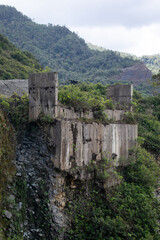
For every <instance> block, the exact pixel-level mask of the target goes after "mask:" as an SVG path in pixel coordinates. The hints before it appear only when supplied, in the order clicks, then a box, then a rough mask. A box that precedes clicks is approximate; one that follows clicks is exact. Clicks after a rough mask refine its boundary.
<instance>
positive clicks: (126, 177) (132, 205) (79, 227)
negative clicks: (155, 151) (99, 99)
mask: <svg viewBox="0 0 160 240" xmlns="http://www.w3.org/2000/svg"><path fill="white" fill-rule="evenodd" d="M135 155H136V156H135V157H136V162H135V163H132V164H131V165H129V166H127V167H125V168H123V170H122V172H121V174H122V175H123V182H122V183H121V184H120V185H117V186H116V187H114V188H112V189H108V190H107V191H106V193H104V192H103V191H102V190H100V188H97V187H96V186H95V185H94V184H93V183H92V184H91V185H90V191H89V193H88V195H87V196H86V195H85V194H84V193H83V192H82V191H81V192H79V193H76V192H75V195H74V198H75V200H74V202H73V205H72V204H71V205H70V204H69V205H68V209H69V212H70V217H71V228H70V230H69V231H67V233H66V239H77V240H78V239H90V240H97V239H99V240H105V239H106V240H114V239H116V240H122V239H123V240H124V239H126V240H137V239H146V240H148V239H155V240H158V239H160V237H159V234H158V222H157V220H159V217H160V213H159V203H158V200H156V199H155V197H154V195H153V187H154V186H155V185H156V183H157V176H158V174H159V168H158V166H157V165H156V163H155V161H154V159H153V158H152V156H151V155H150V154H148V153H147V152H146V151H145V150H144V149H141V148H138V149H137V150H136V152H135Z"/></svg>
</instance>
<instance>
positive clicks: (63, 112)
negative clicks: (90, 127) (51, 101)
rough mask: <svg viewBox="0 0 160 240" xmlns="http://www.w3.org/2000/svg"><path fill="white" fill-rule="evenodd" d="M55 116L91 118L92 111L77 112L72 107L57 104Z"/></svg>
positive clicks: (62, 117)
mask: <svg viewBox="0 0 160 240" xmlns="http://www.w3.org/2000/svg"><path fill="white" fill-rule="evenodd" d="M56 117H57V118H61V119H80V118H87V119H92V118H93V112H92V111H81V112H80V111H79V112H77V111H75V110H74V108H72V107H66V106H63V105H60V104H59V105H58V107H57V113H56Z"/></svg>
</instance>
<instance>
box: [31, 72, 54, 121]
mask: <svg viewBox="0 0 160 240" xmlns="http://www.w3.org/2000/svg"><path fill="white" fill-rule="evenodd" d="M28 87H29V119H30V120H37V118H38V116H39V114H40V112H43V113H44V114H48V115H50V116H53V117H56V109H57V105H58V74H57V73H43V74H42V73H36V74H30V76H29V80H28Z"/></svg>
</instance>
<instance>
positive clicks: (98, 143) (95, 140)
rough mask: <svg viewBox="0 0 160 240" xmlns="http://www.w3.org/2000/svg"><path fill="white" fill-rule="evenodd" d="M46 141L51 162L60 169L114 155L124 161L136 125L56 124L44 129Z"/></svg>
mask: <svg viewBox="0 0 160 240" xmlns="http://www.w3.org/2000/svg"><path fill="white" fill-rule="evenodd" d="M47 133H48V139H49V142H50V143H51V144H50V146H51V149H52V144H53V146H54V149H55V151H53V156H52V160H53V162H54V165H55V166H56V167H57V168H60V169H61V170H67V169H69V168H74V167H76V166H84V165H88V164H89V163H90V161H91V160H92V159H94V160H96V161H99V160H101V159H102V158H103V157H107V158H109V159H110V158H112V157H113V154H114V155H115V156H116V158H115V160H114V165H115V166H118V165H119V164H120V163H119V159H120V158H125V159H127V158H128V150H129V149H130V148H133V147H134V146H135V145H136V139H137V136H138V132H137V125H129V124H109V125H106V126H105V125H103V124H100V123H99V124H98V123H95V122H93V123H90V124H87V123H82V122H79V121H65V120H61V121H57V122H56V124H55V125H53V126H52V127H50V128H49V129H48V130H47Z"/></svg>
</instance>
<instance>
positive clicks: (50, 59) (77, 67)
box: [0, 5, 146, 83]
mask: <svg viewBox="0 0 160 240" xmlns="http://www.w3.org/2000/svg"><path fill="white" fill-rule="evenodd" d="M0 33H2V34H4V35H5V36H7V37H8V39H9V40H10V41H12V42H13V43H14V44H16V46H17V47H19V48H20V49H22V50H27V51H29V52H32V53H33V54H34V56H36V58H37V59H39V61H40V63H41V64H42V65H43V66H48V67H50V68H51V69H52V70H54V71H58V72H59V78H60V81H61V82H64V81H65V82H66V81H68V80H71V79H72V80H73V79H74V80H78V81H88V82H94V83H96V82H101V83H106V82H107V81H108V82H113V81H118V79H120V76H121V74H122V71H123V69H124V68H127V67H130V66H133V65H135V64H136V63H138V62H139V60H134V59H133V58H132V57H131V56H121V54H120V53H117V52H114V51H111V50H106V51H102V52H100V51H98V50H91V49H90V48H89V47H88V45H87V44H86V43H85V41H84V40H83V39H81V38H79V37H78V36H77V34H75V33H73V32H71V31H70V30H69V29H67V28H66V27H64V26H63V27H61V26H52V24H48V26H46V25H40V24H36V23H34V22H33V21H32V20H31V19H29V18H28V17H26V16H24V15H22V14H21V13H20V12H18V11H17V10H16V9H15V8H13V7H8V6H3V5H1V6H0ZM145 80H146V79H145V78H144V81H145Z"/></svg>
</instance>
